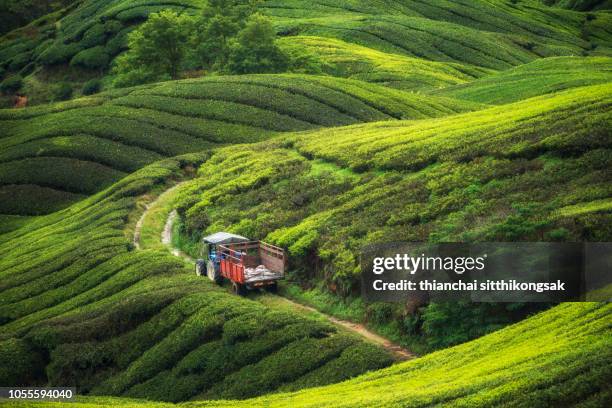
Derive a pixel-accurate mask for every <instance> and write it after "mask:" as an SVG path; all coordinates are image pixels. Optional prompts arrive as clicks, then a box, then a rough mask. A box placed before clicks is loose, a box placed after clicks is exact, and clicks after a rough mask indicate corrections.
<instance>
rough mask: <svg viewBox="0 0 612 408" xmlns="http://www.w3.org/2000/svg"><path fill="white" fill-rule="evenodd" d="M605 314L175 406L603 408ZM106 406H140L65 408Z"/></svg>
mask: <svg viewBox="0 0 612 408" xmlns="http://www.w3.org/2000/svg"><path fill="white" fill-rule="evenodd" d="M611 313H612V309H611V307H610V306H609V305H602V304H597V303H583V304H572V303H568V304H564V305H561V306H558V307H556V308H554V309H552V310H550V311H548V312H544V313H541V314H540V315H538V316H535V317H533V318H530V319H528V320H526V321H524V322H522V323H519V324H517V325H515V326H513V327H510V328H507V329H504V330H500V331H499V332H497V333H494V334H491V335H488V336H486V337H483V338H482V339H479V340H476V341H473V342H470V343H467V344H464V345H461V346H457V347H453V348H451V349H447V350H444V351H441V352H438V353H434V354H431V355H429V356H427V357H423V358H420V359H418V360H415V361H412V362H407V363H402V364H398V365H395V366H393V367H391V368H388V369H385V370H380V371H377V372H375V373H371V374H368V375H364V376H361V377H359V378H356V379H354V380H350V381H347V382H344V383H341V384H337V385H331V386H327V387H320V388H315V389H312V390H303V391H299V392H295V393H289V394H277V395H271V396H266V397H262V398H258V399H250V400H246V401H244V402H240V401H219V402H190V403H186V404H181V405H180V406H185V407H192V406H193V407H203V406H206V407H241V406H245V407H320V406H326V407H350V406H355V405H359V406H372V407H378V406H403V407H428V406H432V405H449V406H471V407H490V406H515V407H532V406H586V407H588V406H592V407H599V406H606V405H607V403H608V402H609V401H610V399H611V398H612V395H611V390H610V384H609V380H610V364H611V363H612V354H611V353H610V346H611V345H612V343H611V342H612V339H611V338H610V335H609V334H610V332H609V322H610V314H611ZM146 404H149V403H146ZM24 405H26V404H25V403H9V404H7V406H24ZM28 405H31V406H37V407H38V406H40V407H45V406H54V404H53V403H29V404H28ZM107 405H108V406H114V405H118V406H126V407H128V406H133V407H140V406H145V403H143V402H138V401H130V400H123V399H113V398H103V399H97V398H83V399H81V401H79V403H74V404H73V403H71V404H70V406H74V407H79V408H80V407H84V408H85V407H97V406H107ZM163 406H172V405H160V407H163Z"/></svg>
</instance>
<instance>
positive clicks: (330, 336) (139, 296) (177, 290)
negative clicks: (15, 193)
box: [0, 155, 392, 401]
mask: <svg viewBox="0 0 612 408" xmlns="http://www.w3.org/2000/svg"><path fill="white" fill-rule="evenodd" d="M204 159H205V156H203V155H190V156H182V157H180V158H176V159H171V160H166V161H161V162H157V163H156V164H153V165H151V166H148V167H145V168H144V169H141V170H139V171H136V172H135V173H133V174H132V175H130V176H128V177H126V178H124V179H122V180H121V181H119V182H117V183H115V184H113V185H112V186H111V187H110V188H108V189H106V190H104V191H103V192H101V193H98V194H96V195H94V196H92V197H90V198H88V199H85V200H83V201H81V202H79V203H78V204H75V205H73V206H71V207H69V208H67V209H65V210H62V211H59V212H56V213H54V214H51V215H48V216H43V217H38V218H37V219H35V220H31V221H30V222H29V223H28V224H27V225H25V226H23V227H22V228H20V229H17V230H15V231H12V232H10V233H7V234H4V235H0V294H1V296H0V327H1V331H0V333H1V334H0V383H2V384H3V385H25V384H30V385H57V386H59V385H64V386H66V385H71V386H76V387H77V388H78V390H79V393H87V394H102V395H117V396H119V395H122V396H135V397H147V398H150V399H158V400H165V401H184V400H187V399H189V398H192V397H196V396H201V397H206V398H219V397H225V398H246V397H251V396H256V395H261V394H263V393H267V392H272V391H275V390H277V389H279V388H280V387H290V386H291V384H293V383H295V384H296V388H298V387H300V388H301V387H309V386H315V385H321V384H327V383H330V382H334V381H341V380H343V379H346V378H349V377H352V376H355V375H358V374H361V373H363V372H365V371H368V370H372V369H376V368H381V367H385V366H387V365H389V364H390V363H391V362H392V360H391V358H390V356H389V355H388V354H387V353H386V352H384V351H383V350H381V349H379V348H377V346H374V345H370V344H366V343H364V342H363V341H362V340H361V339H359V338H357V337H354V336H352V335H348V334H344V333H339V332H338V331H337V330H336V329H335V327H333V326H331V325H329V324H328V323H321V322H319V321H316V320H312V319H309V318H305V317H301V316H300V315H295V314H291V313H288V312H283V311H278V310H274V309H271V308H269V307H266V306H264V305H262V304H260V303H258V302H254V301H250V300H246V299H243V298H240V297H237V296H235V295H232V294H230V293H228V292H227V291H225V290H223V289H220V288H218V287H216V286H215V285H213V284H212V283H210V282H209V281H207V280H206V279H204V278H200V277H197V276H195V274H193V272H192V270H191V268H187V266H186V265H185V264H184V263H183V261H181V260H180V259H178V258H176V257H174V256H172V255H171V254H170V253H168V252H167V251H165V250H161V251H155V250H147V251H134V250H133V247H132V246H131V234H132V232H131V231H132V228H133V226H134V223H135V218H136V217H137V216H138V213H139V210H138V208H141V207H142V203H143V200H144V198H145V197H151V196H153V195H155V194H157V193H159V191H160V190H163V189H166V188H168V184H169V183H170V182H171V180H173V179H176V178H178V177H180V176H181V174H182V171H181V168H182V167H184V168H189V167H192V166H197V165H198V164H199V163H201V162H202V161H203V160H204ZM346 365H351V369H350V370H346V371H341V372H336V373H335V375H334V376H329V375H328V374H327V372H328V370H329V367H335V366H346ZM262 372H265V375H260V376H259V377H258V378H259V380H258V382H257V383H253V382H252V381H251V379H252V378H253V373H262Z"/></svg>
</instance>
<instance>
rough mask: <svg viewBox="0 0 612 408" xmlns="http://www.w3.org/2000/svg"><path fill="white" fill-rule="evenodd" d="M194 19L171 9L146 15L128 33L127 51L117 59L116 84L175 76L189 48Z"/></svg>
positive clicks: (128, 83)
mask: <svg viewBox="0 0 612 408" xmlns="http://www.w3.org/2000/svg"><path fill="white" fill-rule="evenodd" d="M192 26H193V19H192V18H191V17H189V16H188V15H186V14H178V13H176V12H174V11H171V10H165V11H160V12H159V13H153V14H151V15H150V16H149V18H148V19H147V21H146V22H145V23H144V24H142V25H141V26H140V27H139V28H138V29H136V30H134V31H133V32H131V33H130V34H129V40H128V47H129V49H128V51H127V52H126V53H125V54H123V55H121V56H120V57H119V58H117V60H116V66H115V72H116V73H117V75H118V78H117V83H118V85H121V86H125V85H132V84H134V83H138V82H140V81H142V82H144V81H150V80H153V79H160V78H163V77H164V76H166V75H167V76H169V77H170V78H172V79H176V78H177V77H178V73H179V70H180V68H181V64H182V63H183V61H184V58H185V55H186V52H187V49H188V47H189V37H190V33H191V30H192Z"/></svg>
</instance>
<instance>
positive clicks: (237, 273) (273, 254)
mask: <svg viewBox="0 0 612 408" xmlns="http://www.w3.org/2000/svg"><path fill="white" fill-rule="evenodd" d="M220 234H225V235H223V236H220ZM223 241H225V242H223ZM228 241H229V242H228ZM204 243H205V244H207V245H208V251H207V252H208V259H209V261H208V265H207V266H206V269H207V271H206V274H207V275H208V277H209V278H210V279H211V280H214V281H216V282H219V283H220V282H221V281H222V280H223V278H225V279H229V280H230V281H231V282H232V286H233V289H234V292H235V293H237V294H239V295H243V294H244V293H245V292H246V290H247V289H255V288H265V289H267V290H270V291H276V288H277V282H278V280H279V279H281V278H282V277H283V275H284V273H285V264H286V257H285V251H284V250H283V249H282V248H279V247H277V246H274V245H270V244H267V243H265V242H263V241H248V240H246V239H245V238H244V237H240V236H236V235H233V234H227V233H217V234H213V235H211V236H209V237H206V238H204ZM202 261H203V260H202ZM202 265H203V264H202ZM197 270H198V269H197V266H196V273H197Z"/></svg>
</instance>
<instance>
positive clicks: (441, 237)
mask: <svg viewBox="0 0 612 408" xmlns="http://www.w3.org/2000/svg"><path fill="white" fill-rule="evenodd" d="M611 98H612V86H611V85H610V84H607V85H601V86H592V87H583V88H577V89H575V90H571V91H565V92H559V93H556V94H555V95H554V96H545V97H538V98H536V99H528V100H524V101H521V102H517V103H515V104H513V105H504V106H501V107H495V108H489V109H483V110H480V111H477V112H472V113H466V114H460V115H453V116H448V117H444V118H438V119H427V120H419V121H401V122H395V123H389V122H376V123H373V124H366V125H355V126H348V127H342V128H332V129H324V130H319V131H314V132H302V133H299V134H297V135H295V136H287V137H283V138H281V139H280V140H278V139H275V140H272V141H271V142H268V143H264V144H263V145H255V146H245V147H242V148H236V147H232V148H227V149H221V150H218V151H217V152H215V153H214V154H213V156H212V157H211V159H210V160H209V161H207V162H206V163H205V164H204V165H203V166H202V167H201V168H200V170H199V178H198V179H197V180H196V181H194V182H193V184H194V186H193V187H192V189H191V190H190V192H189V194H185V195H184V196H183V198H182V201H181V202H179V207H178V208H179V212H180V214H182V215H183V216H184V218H185V227H186V229H187V232H188V233H190V234H191V233H194V234H196V235H195V236H196V237H198V236H199V234H198V233H199V232H201V233H202V234H206V233H212V232H214V231H219V230H228V231H232V232H235V233H238V234H242V235H245V236H249V237H256V238H261V239H264V238H265V240H267V241H271V242H273V243H276V244H277V245H280V246H282V247H285V248H288V250H289V253H290V254H291V255H292V259H291V260H292V262H293V266H294V267H295V268H298V269H300V270H306V271H308V272H306V273H307V274H313V273H314V271H313V270H312V269H311V268H310V265H311V264H310V262H311V261H310V259H311V257H312V254H313V253H316V254H319V256H320V257H321V259H322V261H323V262H324V264H325V265H326V266H325V269H324V271H325V272H324V273H323V272H322V271H321V275H324V276H325V277H324V276H317V279H327V280H329V281H330V283H331V282H333V285H334V286H336V287H337V288H338V291H340V292H342V293H345V294H348V293H350V292H351V291H352V290H354V289H355V288H356V287H357V286H358V284H359V265H358V255H357V254H358V253H359V251H360V248H361V247H363V246H364V245H367V244H371V243H375V242H378V241H380V240H384V241H394V240H395V241H401V240H408V241H428V240H433V241H441V242H455V241H466V240H467V241H472V240H481V241H507V240H510V241H512V240H516V239H521V240H529V239H534V240H537V239H545V240H547V239H548V240H557V239H567V240H570V241H574V240H579V241H580V240H606V239H607V238H606V237H607V236H608V234H609V229H608V228H607V227H606V225H608V222H609V221H610V213H609V209H610V198H609V197H610V195H611V193H612V190H610V181H611V179H610V174H609V172H608V171H607V168H608V167H609V166H610V157H611V156H610V148H611V147H612V145H611V141H612V139H611V138H610V137H609V124H610V119H611V114H610V111H609V109H608V108H607V106H609V104H610V101H612V99H611ZM483 135H487V137H483ZM196 192H201V193H200V195H199V196H196V195H195V194H194V193H196ZM287 197H291V199H290V200H287ZM595 203H600V204H602V205H603V206H599V205H595V206H594V205H593V204H595ZM578 207H580V208H583V209H585V212H584V213H582V214H581V215H579V216H578V215H576V213H574V214H573V215H571V216H569V217H567V216H564V214H565V211H566V209H569V208H574V209H577V208H578ZM270 214H274V216H273V217H272V216H270Z"/></svg>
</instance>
